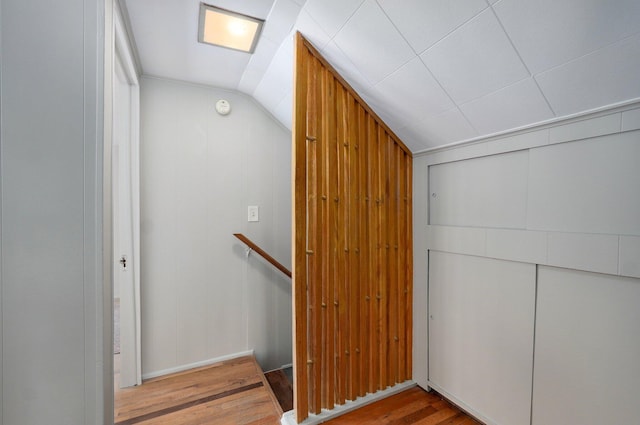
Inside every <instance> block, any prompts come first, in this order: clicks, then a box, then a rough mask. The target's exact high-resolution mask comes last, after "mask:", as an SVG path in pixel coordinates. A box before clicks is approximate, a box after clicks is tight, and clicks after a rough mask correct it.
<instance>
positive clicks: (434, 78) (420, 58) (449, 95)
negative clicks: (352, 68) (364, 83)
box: [373, 0, 486, 134]
mask: <svg viewBox="0 0 640 425" xmlns="http://www.w3.org/2000/svg"><path fill="white" fill-rule="evenodd" d="M375 3H376V4H377V5H378V7H379V8H380V10H381V11H382V13H383V14H384V16H385V17H386V18H387V19H388V20H389V22H390V23H391V25H392V26H393V27H394V28H395V30H396V31H397V32H398V34H400V37H402V39H403V40H404V41H405V42H406V43H407V45H409V48H410V49H411V51H413V52H414V53H415V56H414V57H413V58H411V59H409V60H408V61H406V62H405V63H403V64H402V65H400V66H399V67H398V68H396V69H395V70H394V71H393V72H391V73H389V74H388V75H386V76H385V77H384V78H383V79H381V80H380V81H378V82H377V83H376V84H374V85H373V87H374V88H375V87H376V86H377V85H378V84H380V83H381V82H383V81H384V80H386V79H387V78H389V77H390V76H391V75H393V74H394V73H395V72H396V71H398V70H399V69H401V68H402V67H404V66H406V65H407V64H408V63H409V62H411V61H412V60H415V58H418V59H419V60H420V62H421V63H422V65H423V66H424V67H425V69H426V70H427V72H428V73H429V75H431V78H433V81H435V82H436V83H437V84H438V87H440V88H441V89H442V91H443V92H444V94H446V95H447V98H449V100H450V101H451V103H453V104H454V105H455V108H452V109H447V110H446V111H443V112H440V113H439V114H435V115H428V114H427V115H426V116H428V117H436V116H438V115H440V114H444V113H446V112H448V111H451V110H453V109H457V110H458V112H460V114H461V115H462V117H463V118H464V120H465V121H466V122H467V124H469V126H470V127H471V129H472V130H473V131H474V132H475V133H476V134H480V132H479V131H478V129H476V128H475V126H474V125H473V124H472V123H471V121H469V118H467V116H466V115H465V114H464V112H462V109H460V106H459V105H458V103H457V102H456V101H454V100H453V98H452V97H451V94H449V92H448V91H447V90H446V89H445V88H444V86H443V85H442V83H441V82H440V81H439V80H438V79H437V78H436V76H435V75H434V74H433V72H432V71H431V69H429V67H428V66H427V64H426V63H424V60H422V57H421V56H420V55H421V54H420V53H418V52H416V51H415V49H414V48H413V46H412V45H411V43H409V40H407V39H406V38H405V36H404V34H402V32H401V31H400V29H399V28H398V27H397V26H396V24H395V22H393V20H392V19H391V18H390V17H389V15H388V14H387V12H386V11H385V10H384V7H382V5H380V2H379V1H378V0H375ZM484 10H486V8H485V9H483V11H484ZM480 13H482V12H480ZM476 16H478V15H475V16H474V18H475V17H476ZM471 19H473V18H470V19H468V20H467V21H465V23H467V22H469V21H470V20H471ZM465 23H463V24H461V25H460V26H458V27H456V29H458V28H460V27H461V26H462V25H464V24H465ZM453 31H455V29H454V30H453ZM453 31H451V32H449V33H448V34H447V35H449V34H451V33H452V32H453ZM446 37H447V36H444V37H442V38H441V39H440V40H443V39H444V38H446ZM438 43H439V41H438V42H436V43H434V44H432V45H431V46H430V47H428V48H427V49H425V50H424V51H423V53H424V52H426V51H427V50H429V49H430V48H431V47H433V46H435V45H436V44H438ZM403 124H404V125H403V126H402V127H401V128H405V127H407V126H408V125H410V124H411V122H403Z"/></svg>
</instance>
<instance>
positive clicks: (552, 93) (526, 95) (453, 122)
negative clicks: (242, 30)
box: [121, 0, 640, 152]
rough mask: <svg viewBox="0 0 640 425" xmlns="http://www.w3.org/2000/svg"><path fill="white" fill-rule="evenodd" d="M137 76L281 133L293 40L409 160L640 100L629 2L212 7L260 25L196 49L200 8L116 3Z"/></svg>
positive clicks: (637, 30)
mask: <svg viewBox="0 0 640 425" xmlns="http://www.w3.org/2000/svg"><path fill="white" fill-rule="evenodd" d="M121 1H122V5H123V6H124V8H123V9H124V11H125V13H126V14H128V18H129V21H130V24H131V29H132V36H133V39H134V42H135V44H136V47H137V51H138V54H139V60H140V63H141V68H142V71H143V73H144V74H148V75H154V76H159V77H166V78H172V79H178V80H184V81H190V82H195V83H202V84H207V85H213V86H217V87H222V88H227V89H234V90H239V91H242V92H244V93H247V94H249V95H251V96H253V97H254V98H255V99H256V100H257V101H258V102H260V103H261V104H262V105H263V106H264V107H265V108H266V109H267V110H269V111H270V112H271V113H272V114H273V115H274V116H275V117H276V118H277V119H278V120H280V121H281V122H282V123H283V124H284V125H285V126H287V127H288V128H291V116H292V111H291V108H292V80H293V72H292V70H293V34H294V33H295V31H296V30H299V31H300V32H301V33H302V34H303V35H304V36H305V37H306V38H307V39H309V40H310V41H311V42H312V44H314V46H316V48H317V49H318V50H320V52H321V53H322V54H323V55H324V56H325V57H326V58H327V59H328V60H329V62H330V63H331V64H332V65H333V66H334V67H335V68H336V69H337V70H338V71H339V72H340V73H341V74H342V75H343V77H344V78H345V79H346V80H347V81H348V82H349V83H350V84H351V85H352V86H353V87H354V89H356V90H357V91H358V93H359V94H360V95H361V96H362V97H363V98H364V100H365V101H367V102H368V103H369V105H370V106H371V107H372V108H373V109H374V110H375V111H376V113H378V115H380V117H381V118H382V119H383V120H385V122H386V123H387V124H388V125H389V127H391V129H392V130H393V131H394V132H396V134H398V136H399V137H400V138H401V139H402V140H403V141H404V142H405V143H406V144H407V146H408V147H409V148H410V149H412V150H413V151H414V152H418V151H422V150H425V149H429V148H434V147H438V146H443V145H447V144H450V143H455V142H460V141H464V140H469V139H473V138H478V137H481V136H487V135H491V134H495V133H499V132H504V131H507V130H511V129H515V128H520V127H523V126H528V125H532V124H536V123H540V122H544V121H547V120H551V119H554V118H560V117H565V116H571V115H574V114H578V113H582V112H585V111H589V110H593V109H598V108H602V107H605V106H609V105H614V104H618V103H624V102H630V101H634V100H638V99H639V98H640V1H638V0H561V1H558V0H535V1H532V0H455V1H452V0H307V1H305V0H275V1H273V0H210V1H208V3H209V4H212V5H215V6H218V7H222V8H225V9H230V10H234V11H237V12H240V13H245V14H248V15H251V16H255V17H258V18H262V19H265V20H266V24H265V28H264V30H263V33H262V37H261V40H260V42H259V44H258V47H257V49H256V52H255V53H254V54H253V55H250V54H247V53H241V52H235V51H232V50H228V49H224V48H219V47H215V46H209V45H204V44H199V43H197V25H198V8H199V1H198V0H121Z"/></svg>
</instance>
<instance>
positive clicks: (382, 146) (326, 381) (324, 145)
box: [293, 34, 413, 422]
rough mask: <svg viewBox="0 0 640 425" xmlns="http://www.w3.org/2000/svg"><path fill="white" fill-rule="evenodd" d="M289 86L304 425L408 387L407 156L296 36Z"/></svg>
mask: <svg viewBox="0 0 640 425" xmlns="http://www.w3.org/2000/svg"><path fill="white" fill-rule="evenodd" d="M295 84H296V85H295V95H294V99H295V106H294V108H295V122H294V126H293V127H294V131H293V133H294V141H293V144H294V148H293V152H294V161H295V162H294V195H293V196H294V211H293V219H294V233H295V237H294V246H293V250H294V263H295V264H294V284H293V286H294V294H295V295H294V304H295V307H294V312H295V314H296V315H300V317H295V318H294V327H295V331H294V334H295V344H294V345H295V350H296V353H295V355H294V356H295V360H294V364H295V367H296V385H295V388H294V392H295V400H296V402H295V410H296V419H297V421H298V422H301V421H302V420H304V419H305V418H306V417H307V416H308V413H319V412H320V411H321V410H322V409H333V408H334V406H335V405H341V404H344V403H345V402H346V401H348V400H354V399H356V398H357V397H359V396H364V395H366V394H367V393H375V392H376V391H379V390H382V389H385V388H387V387H390V386H393V385H395V384H397V383H400V382H404V381H405V380H407V379H410V378H411V373H410V372H411V364H410V363H411V361H412V358H411V352H412V349H411V335H410V333H411V330H412V326H411V321H412V313H411V308H410V302H411V293H412V284H413V271H412V270H411V263H410V261H411V258H412V244H413V241H412V237H411V235H412V229H411V220H410V216H411V214H412V213H411V207H412V205H411V200H410V198H409V195H408V194H409V193H411V190H412V188H411V180H410V175H411V163H412V158H411V153H410V152H409V151H408V150H407V148H406V146H404V144H402V142H400V140H399V139H398V138H397V136H396V135H395V134H393V133H392V132H391V130H389V128H388V127H387V126H386V125H385V124H384V123H383V122H382V121H381V120H380V119H379V118H378V117H377V116H376V115H375V114H374V113H373V111H372V110H371V109H370V108H369V107H368V106H367V105H366V104H365V103H364V102H363V101H362V99H361V98H360V97H359V96H358V95H357V93H355V91H354V90H353V89H352V88H351V87H349V85H348V84H346V82H345V81H344V79H342V77H340V76H339V75H338V74H337V73H336V72H335V70H334V69H333V68H331V66H330V65H329V64H328V63H327V62H326V61H325V60H324V59H322V58H321V57H320V56H319V55H318V53H317V51H316V50H315V49H314V48H313V47H312V46H311V45H310V44H309V43H307V42H306V41H305V40H304V38H303V37H302V36H301V35H300V34H298V36H297V39H296V83H295ZM303 292H304V293H303ZM300 368H303V370H300ZM301 380H302V382H301Z"/></svg>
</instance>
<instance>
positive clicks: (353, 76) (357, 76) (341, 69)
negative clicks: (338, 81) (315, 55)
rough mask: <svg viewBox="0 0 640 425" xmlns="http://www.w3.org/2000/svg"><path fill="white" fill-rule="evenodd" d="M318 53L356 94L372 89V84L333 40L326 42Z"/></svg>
mask: <svg viewBox="0 0 640 425" xmlns="http://www.w3.org/2000/svg"><path fill="white" fill-rule="evenodd" d="M320 53H321V54H322V56H324V58H325V59H326V60H327V61H328V62H329V64H330V65H331V66H332V67H333V68H335V70H336V71H338V73H339V74H340V76H342V78H344V79H345V80H346V81H347V83H349V85H351V87H352V88H353V89H354V90H355V91H356V92H357V93H358V94H360V95H362V94H363V93H367V92H371V91H372V89H373V86H372V85H371V84H370V83H369V82H368V81H367V79H366V78H365V77H364V76H363V75H362V73H360V71H359V70H358V68H356V66H355V65H354V64H353V62H351V60H350V59H349V58H348V57H347V56H346V55H345V54H344V52H343V51H342V50H340V48H339V47H338V46H337V45H336V43H335V42H333V41H332V42H330V43H329V44H327V45H326V46H325V48H324V49H322V51H321V52H320Z"/></svg>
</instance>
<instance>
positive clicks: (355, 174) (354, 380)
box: [346, 93, 360, 400]
mask: <svg viewBox="0 0 640 425" xmlns="http://www.w3.org/2000/svg"><path fill="white" fill-rule="evenodd" d="M346 99H347V111H346V112H347V116H348V120H347V121H348V123H349V132H348V151H349V158H350V159H349V187H348V193H349V260H350V261H349V287H348V291H349V293H348V295H349V313H350V314H349V353H350V356H349V376H348V381H347V383H348V390H347V399H349V400H355V399H356V398H357V397H358V395H359V394H360V304H359V301H360V281H359V278H358V276H359V274H360V244H359V237H360V232H359V230H360V222H359V220H358V217H359V212H360V209H359V202H358V201H359V198H360V195H359V190H358V189H359V182H360V172H359V171H360V159H359V145H358V130H359V125H358V124H359V123H358V110H357V108H356V103H355V99H354V98H353V96H351V94H349V93H347V97H346Z"/></svg>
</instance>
